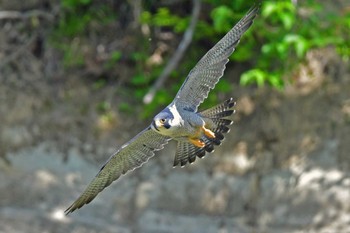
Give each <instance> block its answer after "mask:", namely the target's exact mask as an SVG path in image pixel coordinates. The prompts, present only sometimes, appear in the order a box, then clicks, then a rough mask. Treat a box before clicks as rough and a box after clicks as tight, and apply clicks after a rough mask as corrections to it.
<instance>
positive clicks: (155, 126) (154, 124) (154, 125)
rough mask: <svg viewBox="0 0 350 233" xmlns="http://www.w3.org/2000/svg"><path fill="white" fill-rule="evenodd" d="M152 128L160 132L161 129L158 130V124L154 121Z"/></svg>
mask: <svg viewBox="0 0 350 233" xmlns="http://www.w3.org/2000/svg"><path fill="white" fill-rule="evenodd" d="M151 127H152V128H153V129H155V130H157V131H159V129H158V127H157V124H156V122H155V121H153V122H152V125H151Z"/></svg>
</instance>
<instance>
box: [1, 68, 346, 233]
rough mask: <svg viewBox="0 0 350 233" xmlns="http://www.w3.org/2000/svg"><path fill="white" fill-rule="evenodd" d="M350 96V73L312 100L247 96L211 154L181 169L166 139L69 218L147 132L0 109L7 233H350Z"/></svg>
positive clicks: (63, 114)
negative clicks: (120, 150) (98, 178)
mask: <svg viewBox="0 0 350 233" xmlns="http://www.w3.org/2000/svg"><path fill="white" fill-rule="evenodd" d="M0 88H2V89H3V90H5V89H6V85H4V86H1V87H0ZM79 88H80V89H79ZM79 88H77V89H76V91H77V92H78V93H88V91H85V88H86V87H83V86H82V85H80V87H79ZM72 89H74V88H72ZM82 90H83V91H82ZM348 90H350V78H349V76H348V74H346V73H344V74H343V76H342V77H341V79H340V81H339V79H337V81H336V82H335V81H332V79H330V80H329V81H328V82H327V83H323V84H320V85H319V87H318V88H316V90H315V91H312V92H310V93H308V94H305V93H301V94H300V93H298V92H297V91H295V90H294V91H293V90H290V92H288V93H286V94H284V95H282V94H280V93H275V92H271V90H267V89H266V90H263V89H262V90H261V91H260V92H258V93H255V94H250V93H249V91H244V90H243V91H242V93H238V94H237V95H239V96H240V97H239V98H238V114H236V116H235V117H236V119H235V122H236V124H235V125H233V128H232V132H231V133H230V134H229V136H228V137H227V140H226V141H225V142H224V144H223V146H222V147H219V148H218V149H217V150H216V151H215V153H214V154H210V155H208V156H207V157H205V158H204V159H202V160H200V159H198V161H196V162H195V163H194V164H192V165H190V166H187V167H185V168H175V169H174V168H172V161H173V156H174V153H175V152H174V151H175V144H172V143H170V144H169V145H168V146H167V147H166V148H165V149H164V150H163V151H161V152H160V153H158V154H157V155H156V156H155V157H154V158H152V159H151V160H150V161H149V162H148V163H147V164H145V165H144V166H143V167H141V168H139V169H137V170H135V171H134V172H132V173H128V174H127V175H125V176H124V177H122V178H121V179H120V180H118V181H117V182H115V183H113V184H112V185H111V186H110V187H108V188H107V189H106V190H104V191H103V192H102V193H101V194H100V195H99V196H98V197H97V198H96V199H95V200H94V201H93V202H92V203H90V204H89V205H87V206H84V207H83V208H82V209H80V210H78V211H76V212H74V213H73V214H71V215H69V216H68V217H66V216H64V214H63V211H64V209H65V208H67V207H68V205H69V204H71V202H72V201H73V200H74V199H75V198H76V197H78V195H79V194H80V193H81V191H83V189H84V188H85V186H86V185H87V184H88V182H89V181H90V180H91V179H92V178H93V177H94V175H95V174H96V173H97V171H98V169H99V167H98V165H97V164H102V162H103V161H104V160H105V159H106V158H108V155H109V154H110V153H112V152H113V150H115V149H116V148H115V147H113V148H111V145H114V144H115V142H113V141H114V140H117V144H119V145H120V144H122V143H123V142H125V141H127V140H128V139H129V138H130V137H131V136H132V135H133V134H134V133H137V131H138V130H139V129H141V128H142V125H139V124H136V126H135V124H134V121H133V120H130V121H128V120H126V121H124V124H116V125H115V126H114V127H115V128H114V129H113V131H108V130H102V131H97V132H98V133H97V134H96V135H95V136H87V135H89V134H90V135H92V132H93V131H94V130H95V131H96V130H97V129H96V128H95V127H94V126H91V125H93V124H91V123H90V122H97V123H96V124H97V125H98V121H97V120H95V118H94V117H95V116H94V115H93V114H92V116H91V113H90V115H89V114H87V115H84V117H82V116H81V115H79V114H77V112H75V111H74V109H75V108H74V106H77V105H76V104H78V103H75V102H74V101H73V102H65V104H64V105H62V102H61V103H57V104H55V103H52V104H51V105H52V106H51V105H50V107H49V108H45V107H43V106H46V105H45V104H44V103H45V100H43V99H41V101H39V102H38V101H33V100H35V99H36V98H37V97H35V93H30V92H28V93H22V94H21V95H18V96H17V97H16V98H17V100H21V101H20V102H18V101H15V102H14V103H15V104H10V103H9V102H6V104H4V105H1V106H2V108H1V111H5V110H6V111H7V112H6V113H7V115H6V114H2V118H3V122H5V124H2V125H1V127H0V128H1V138H2V147H1V148H2V149H3V156H4V155H5V157H4V158H5V159H4V160H0V161H1V163H0V167H1V169H0V197H1V198H0V232H6V233H15V232H28V233H34V232H35V233H36V232H53V233H60V232H62V233H63V232H77V233H83V232H89V233H92V232H126V233H128V232H146V233H147V232H149V233H163V232H164V233H166V232H174V233H177V232H178V233H180V232H181V233H182V232H201V233H202V232H220V233H224V232H237V233H246V232H247V233H249V232H272V233H274V232H276V233H279V232H305V231H307V232H324V233H326V232H327V233H328V232H350V228H349V226H350V205H349V200H350V172H349V167H350V156H349V155H348V151H350V144H349V143H348V142H349V136H348V135H350V132H349V128H350V127H349V112H348V111H347V109H348V101H349V99H350V93H349V92H348ZM5 91H6V90H5ZM106 92H108V90H107V91H106ZM2 93H4V92H2ZM5 93H10V92H5ZM26 95H28V96H29V97H30V95H34V97H32V98H29V97H28V98H25V96H26ZM71 95H73V96H74V95H78V94H76V93H74V92H73V93H71ZM107 95H108V93H107ZM5 97H6V96H5ZM7 98H9V97H7ZM9 101H10V100H9ZM79 101H82V102H81V105H84V104H85V102H84V101H86V102H87V101H90V103H91V104H94V101H96V102H98V101H99V100H98V99H97V100H94V99H93V100H91V99H89V97H88V95H87V94H86V95H84V94H83V95H81V98H80V100H79ZM18 103H21V104H20V105H19V104H18ZM46 104H47V103H46ZM6 106H8V107H6ZM33 106H36V107H35V109H40V110H41V113H42V114H41V115H39V116H38V115H36V114H35V112H33V111H32V109H33ZM62 106H64V107H62ZM247 106H248V107H249V111H246V110H245V109H244V108H245V107H247ZM10 107H11V108H10ZM17 110H18V114H16V111H17ZM116 112H117V111H116ZM2 113H4V112H2ZM7 116H11V117H7ZM116 116H118V114H116ZM35 117H36V118H35ZM80 118H82V119H80ZM121 118H122V116H118V119H119V120H120V119H121ZM52 119H56V121H53V120H52ZM86 119H87V120H86ZM79 124H80V126H77V125H79ZM130 129H132V130H130ZM120 132H123V133H122V134H121V133H120ZM124 132H125V134H124ZM43 135H44V136H43ZM108 144H109V147H108V146H107V145H108ZM62 155H63V156H62ZM96 161H97V162H96Z"/></svg>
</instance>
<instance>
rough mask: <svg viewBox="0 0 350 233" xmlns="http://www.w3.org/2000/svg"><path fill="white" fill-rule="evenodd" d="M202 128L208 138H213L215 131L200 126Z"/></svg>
mask: <svg viewBox="0 0 350 233" xmlns="http://www.w3.org/2000/svg"><path fill="white" fill-rule="evenodd" d="M202 130H203V132H204V135H205V136H207V137H208V138H215V133H214V132H213V131H211V130H210V129H207V128H205V126H202Z"/></svg>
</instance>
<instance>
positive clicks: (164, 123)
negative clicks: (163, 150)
mask: <svg viewBox="0 0 350 233" xmlns="http://www.w3.org/2000/svg"><path fill="white" fill-rule="evenodd" d="M173 119H174V115H173V114H172V113H171V111H170V110H169V109H168V108H165V109H164V110H163V111H161V112H160V113H158V114H157V115H156V116H155V117H154V118H153V122H152V126H151V127H152V129H153V130H156V131H158V132H163V131H166V130H168V129H170V127H171V122H172V120H173Z"/></svg>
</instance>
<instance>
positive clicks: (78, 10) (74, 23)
mask: <svg viewBox="0 0 350 233" xmlns="http://www.w3.org/2000/svg"><path fill="white" fill-rule="evenodd" d="M61 5H62V10H61V11H60V18H59V21H58V23H57V25H56V27H55V28H54V30H53V32H52V34H51V38H50V42H51V44H53V45H54V46H55V47H56V48H58V49H60V50H61V51H62V52H63V63H64V65H65V67H75V66H80V65H83V64H84V54H83V49H82V46H81V42H82V41H83V40H84V39H85V37H86V36H87V34H88V31H89V29H90V28H92V27H94V26H95V25H106V24H108V23H110V22H113V20H115V12H112V10H111V9H110V8H109V7H108V6H107V5H106V4H97V5H96V4H94V5H93V1H92V0H63V1H61ZM111 59H112V60H117V59H118V54H114V56H113V57H112V58H111Z"/></svg>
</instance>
